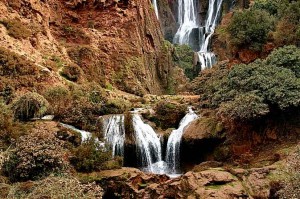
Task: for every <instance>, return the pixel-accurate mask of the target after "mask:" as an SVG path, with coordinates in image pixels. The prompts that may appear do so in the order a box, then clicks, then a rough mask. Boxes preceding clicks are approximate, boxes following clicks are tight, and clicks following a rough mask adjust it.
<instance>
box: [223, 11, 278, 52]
mask: <svg viewBox="0 0 300 199" xmlns="http://www.w3.org/2000/svg"><path fill="white" fill-rule="evenodd" d="M273 27H274V18H273V17H272V16H271V15H270V14H269V13H267V12H266V11H264V10H246V11H243V12H236V13H235V14H234V15H233V18H232V20H231V21H230V23H229V25H228V27H227V28H226V31H227V32H228V33H229V35H230V37H229V38H230V41H229V42H230V44H231V45H233V46H235V47H238V48H239V47H245V46H248V47H249V48H250V49H253V50H257V51H260V50H261V48H262V45H263V44H264V43H265V42H266V40H267V38H268V33H269V32H270V31H271V30H272V29H273Z"/></svg>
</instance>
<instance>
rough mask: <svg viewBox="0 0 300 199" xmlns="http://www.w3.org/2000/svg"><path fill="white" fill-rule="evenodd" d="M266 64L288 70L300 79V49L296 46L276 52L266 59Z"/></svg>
mask: <svg viewBox="0 0 300 199" xmlns="http://www.w3.org/2000/svg"><path fill="white" fill-rule="evenodd" d="M266 63H267V64H269V65H274V66H277V67H282V68H288V69H290V70H292V71H293V72H294V73H295V75H296V77H298V78H300V49H299V48H297V47H296V46H284V47H282V48H278V49H276V50H274V51H273V52H272V53H271V54H270V55H269V56H268V58H267V59H266Z"/></svg>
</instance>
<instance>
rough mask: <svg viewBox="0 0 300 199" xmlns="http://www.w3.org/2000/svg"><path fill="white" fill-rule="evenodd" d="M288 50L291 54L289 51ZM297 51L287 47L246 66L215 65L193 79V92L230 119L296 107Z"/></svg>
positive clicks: (299, 83)
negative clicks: (227, 66)
mask: <svg viewBox="0 0 300 199" xmlns="http://www.w3.org/2000/svg"><path fill="white" fill-rule="evenodd" d="M291 49H293V50H292V51H294V53H291V54H290V53H289V52H291ZM287 54H288V56H286V55H287ZM299 54H300V49H299V48H297V47H295V46H287V47H283V48H279V49H277V50H275V51H274V52H273V53H272V54H270V55H269V56H268V57H267V58H266V59H265V60H257V61H255V62H253V63H251V64H248V65H245V64H239V65H235V66H233V67H232V69H227V68H226V67H220V66H219V67H215V68H213V69H210V70H207V71H205V72H203V73H201V74H200V76H199V77H198V78H196V80H195V81H194V88H195V92H197V93H198V94H200V95H201V99H202V100H201V102H200V103H201V105H202V106H203V107H212V108H217V109H218V110H219V114H220V115H222V116H224V117H227V118H230V119H232V120H242V121H243V120H253V119H256V118H259V117H261V116H264V115H266V114H268V113H269V112H273V111H276V110H281V111H286V110H289V109H293V108H299V106H300V92H299V91H300V79H299V78H298V76H297V73H298V69H299V68H300V65H299V60H300V57H299ZM281 57H284V58H283V59H281V61H280V62H279V61H278V59H280V58H281Z"/></svg>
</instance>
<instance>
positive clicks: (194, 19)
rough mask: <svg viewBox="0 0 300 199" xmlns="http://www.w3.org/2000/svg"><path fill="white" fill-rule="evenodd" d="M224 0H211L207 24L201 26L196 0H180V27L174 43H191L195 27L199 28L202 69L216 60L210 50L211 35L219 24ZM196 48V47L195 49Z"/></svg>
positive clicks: (199, 53) (199, 58) (199, 54)
mask: <svg viewBox="0 0 300 199" xmlns="http://www.w3.org/2000/svg"><path fill="white" fill-rule="evenodd" d="M222 2H223V0H209V8H208V11H207V17H206V22H205V26H200V24H201V23H200V22H199V17H198V11H197V9H196V6H197V4H196V1H195V0H178V23H179V25H180V26H179V29H178V30H177V32H176V34H175V36H174V41H173V42H174V43H178V44H187V45H191V43H190V42H191V41H192V38H191V37H192V31H193V29H196V28H198V29H199V49H200V50H199V51H198V52H197V53H198V61H199V62H200V64H201V70H203V69H205V68H210V67H212V65H213V64H215V62H216V56H215V54H214V53H213V52H210V49H209V45H210V41H211V37H212V35H213V33H214V31H215V28H216V26H217V24H218V21H219V18H220V13H221V7H222ZM194 50H195V49H194Z"/></svg>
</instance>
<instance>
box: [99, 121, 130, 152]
mask: <svg viewBox="0 0 300 199" xmlns="http://www.w3.org/2000/svg"><path fill="white" fill-rule="evenodd" d="M103 133H104V138H105V140H106V142H107V143H108V144H109V145H110V147H111V150H112V156H113V157H115V156H117V155H118V156H123V155H124V142H125V126H124V115H112V116H110V117H108V118H106V119H103Z"/></svg>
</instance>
